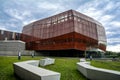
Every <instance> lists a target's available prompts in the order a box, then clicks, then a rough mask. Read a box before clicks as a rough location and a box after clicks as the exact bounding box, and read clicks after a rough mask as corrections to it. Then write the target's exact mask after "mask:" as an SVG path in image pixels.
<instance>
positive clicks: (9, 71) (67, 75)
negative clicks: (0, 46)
mask: <svg viewBox="0 0 120 80" xmlns="http://www.w3.org/2000/svg"><path fill="white" fill-rule="evenodd" d="M41 58H43V57H34V58H32V57H31V56H24V57H22V59H21V60H18V59H17V57H1V56H0V80H19V79H17V78H16V77H14V73H13V63H14V62H19V61H25V60H39V59H41ZM55 59H56V61H55V64H54V65H50V66H46V67H44V68H47V69H50V70H53V71H57V72H60V73H61V80H87V79H86V78H85V77H84V76H83V75H81V74H80V72H79V71H78V70H77V68H76V66H77V65H76V63H77V62H79V59H77V58H55Z"/></svg>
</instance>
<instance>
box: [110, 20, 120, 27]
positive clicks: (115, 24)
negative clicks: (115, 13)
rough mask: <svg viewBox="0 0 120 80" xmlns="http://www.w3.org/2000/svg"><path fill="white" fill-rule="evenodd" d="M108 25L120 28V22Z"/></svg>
mask: <svg viewBox="0 0 120 80" xmlns="http://www.w3.org/2000/svg"><path fill="white" fill-rule="evenodd" d="M110 24H111V25H113V26H116V27H119V28H120V21H112V22H111V23H110Z"/></svg>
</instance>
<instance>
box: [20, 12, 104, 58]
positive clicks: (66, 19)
mask: <svg viewBox="0 0 120 80" xmlns="http://www.w3.org/2000/svg"><path fill="white" fill-rule="evenodd" d="M22 34H24V35H28V36H32V37H33V38H31V39H29V38H28V39H25V38H24V41H25V42H27V43H26V49H27V50H35V51H37V52H41V53H43V54H46V55H55V56H57V55H58V56H59V55H61V56H62V55H64V56H67V55H70V56H81V55H83V54H82V53H84V51H86V50H90V49H93V48H96V49H101V50H103V51H105V50H106V35H105V29H104V27H103V26H102V24H101V23H99V22H98V21H96V20H94V19H93V18H90V17H88V16H86V15H84V14H81V13H79V12H77V11H74V10H68V11H65V12H63V13H60V14H57V15H54V16H51V17H48V18H45V19H41V20H38V21H35V22H33V23H30V24H28V25H26V26H24V27H23V31H22Z"/></svg>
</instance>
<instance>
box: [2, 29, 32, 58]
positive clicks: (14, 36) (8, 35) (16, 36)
mask: <svg viewBox="0 0 120 80" xmlns="http://www.w3.org/2000/svg"><path fill="white" fill-rule="evenodd" d="M24 37H26V38H30V39H31V37H30V36H27V35H24V34H21V33H17V32H11V31H6V30H0V56H17V55H18V53H19V52H21V55H22V56H23V55H31V53H34V51H28V50H25V42H24ZM21 40H23V41H21Z"/></svg>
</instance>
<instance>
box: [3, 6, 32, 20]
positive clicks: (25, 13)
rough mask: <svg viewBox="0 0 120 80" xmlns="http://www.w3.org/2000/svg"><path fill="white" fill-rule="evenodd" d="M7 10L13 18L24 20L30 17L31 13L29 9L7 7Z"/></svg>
mask: <svg viewBox="0 0 120 80" xmlns="http://www.w3.org/2000/svg"><path fill="white" fill-rule="evenodd" d="M5 12H6V13H7V14H8V15H10V16H11V17H13V18H16V19H18V20H21V21H22V20H24V19H25V18H26V17H30V16H31V13H30V12H29V11H27V10H26V11H21V10H19V9H14V8H13V9H6V10H5Z"/></svg>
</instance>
